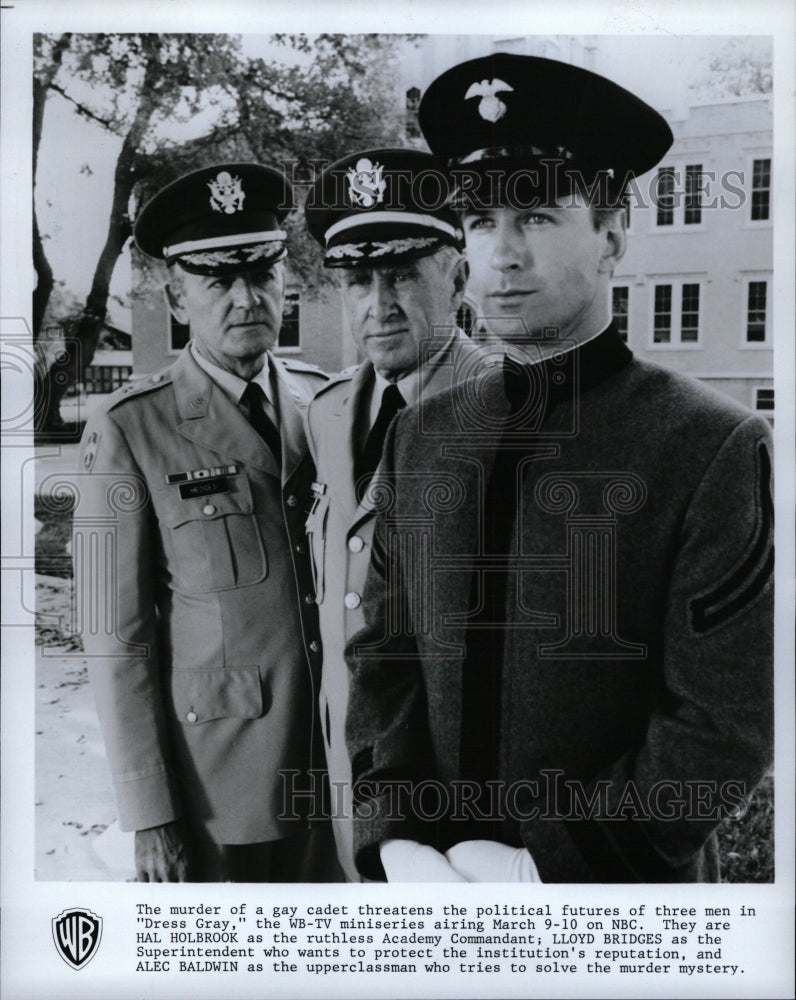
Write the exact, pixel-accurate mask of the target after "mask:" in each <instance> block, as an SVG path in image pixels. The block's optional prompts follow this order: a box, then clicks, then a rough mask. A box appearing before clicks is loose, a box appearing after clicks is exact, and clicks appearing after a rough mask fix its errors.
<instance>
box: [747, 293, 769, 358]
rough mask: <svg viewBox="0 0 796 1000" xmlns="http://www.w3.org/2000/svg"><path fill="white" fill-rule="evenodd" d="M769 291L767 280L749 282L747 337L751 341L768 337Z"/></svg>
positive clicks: (754, 341) (755, 341)
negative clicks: (767, 310)
mask: <svg viewBox="0 0 796 1000" xmlns="http://www.w3.org/2000/svg"><path fill="white" fill-rule="evenodd" d="M767 291H768V284H767V282H765V281H750V282H749V300H748V302H747V307H746V339H747V341H748V342H749V343H762V342H763V341H765V339H766V296H767Z"/></svg>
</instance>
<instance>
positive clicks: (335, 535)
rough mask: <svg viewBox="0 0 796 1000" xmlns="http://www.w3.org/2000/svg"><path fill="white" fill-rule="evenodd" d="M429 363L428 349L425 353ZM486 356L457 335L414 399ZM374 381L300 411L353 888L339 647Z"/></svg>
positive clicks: (353, 589)
mask: <svg viewBox="0 0 796 1000" xmlns="http://www.w3.org/2000/svg"><path fill="white" fill-rule="evenodd" d="M426 347H427V350H428V354H426V355H425V356H427V357H431V356H433V355H434V354H435V349H434V346H433V344H432V343H429V344H428V345H426ZM485 357H486V355H485V354H484V352H483V351H482V350H481V349H480V348H479V347H477V346H476V345H475V344H474V343H473V342H472V341H471V340H470V339H469V338H468V337H466V336H465V334H464V333H462V332H461V331H457V333H456V337H455V339H453V340H452V341H451V343H450V346H449V347H448V348H447V349H446V350H445V351H444V352H442V353H440V354H439V356H434V357H433V368H432V370H431V372H430V373H429V374H428V377H427V379H426V380H425V381H424V382H423V384H422V389H421V396H420V398H421V399H425V398H427V397H428V396H430V395H432V394H434V393H436V392H439V391H441V390H442V389H446V388H448V387H449V386H450V385H451V384H452V382H454V381H458V380H460V379H461V378H467V377H468V376H471V375H472V374H474V371H475V366H476V365H478V364H480V363H483V361H484V359H485ZM373 379H374V372H373V365H372V364H371V363H370V362H369V361H366V362H364V363H363V364H362V365H360V366H359V367H358V368H357V369H356V370H354V371H352V372H350V373H346V374H345V375H343V376H341V377H338V378H336V379H333V380H332V381H331V382H330V383H329V384H328V385H326V386H324V388H323V389H321V391H320V392H319V393H318V395H317V396H316V397H315V399H314V400H313V401H312V402H311V403H310V406H309V409H308V411H307V440H308V443H309V447H310V452H311V453H312V456H313V459H314V461H315V467H316V470H317V471H316V478H317V480H318V483H319V487H320V490H322V492H320V495H318V496H316V500H315V503H314V505H313V508H312V512H311V514H310V516H309V518H308V519H307V533H308V537H309V541H310V546H311V550H312V561H313V571H314V575H315V588H316V594H317V600H318V605H319V612H320V624H321V635H322V639H323V673H322V680H321V694H320V710H321V725H322V727H323V737H324V746H325V748H326V761H327V766H328V769H329V783H330V791H331V811H332V823H333V828H334V832H335V838H336V842H337V850H338V857H339V860H340V863H341V865H342V866H343V869H344V871H345V873H346V877H347V878H348V879H349V880H351V881H359V874H358V873H357V871H356V868H355V867H354V863H353V857H352V825H351V816H352V812H351V766H350V762H349V759H348V752H347V750H346V746H345V728H344V727H345V715H346V708H347V705H348V668H347V666H346V663H345V658H344V656H343V650H344V647H345V643H346V641H347V640H348V639H350V638H351V636H352V635H353V634H354V633H355V632H357V631H358V630H359V629H360V628H362V626H363V625H364V618H363V615H362V594H363V591H364V587H365V579H366V576H367V570H368V563H369V562H370V556H371V541H372V536H373V524H374V512H373V507H372V505H371V504H370V503H369V498H368V496H367V495H366V496H365V497H364V498H363V503H361V504H358V503H357V499H356V490H355V483H354V460H355V455H356V449H357V447H358V441H357V434H358V431H359V426H360V424H359V422H360V419H361V409H362V406H363V405H368V402H369V390H370V387H371V384H372V382H373Z"/></svg>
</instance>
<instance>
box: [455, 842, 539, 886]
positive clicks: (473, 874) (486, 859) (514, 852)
mask: <svg viewBox="0 0 796 1000" xmlns="http://www.w3.org/2000/svg"><path fill="white" fill-rule="evenodd" d="M445 857H446V858H447V859H448V861H449V862H450V865H451V867H452V868H453V870H454V871H456V872H458V873H459V875H462V876H463V877H464V878H465V880H466V881H468V882H541V881H542V880H541V878H540V877H539V872H538V871H537V869H536V865H535V864H534V861H533V858H532V857H531V852H530V851H528V850H526V848H524V847H509V846H508V845H507V844H499V843H497V841H494V840H463V841H462V842H461V843H460V844H455V845H454V846H453V847H451V849H450V850H449V851H447V852H446V854H445Z"/></svg>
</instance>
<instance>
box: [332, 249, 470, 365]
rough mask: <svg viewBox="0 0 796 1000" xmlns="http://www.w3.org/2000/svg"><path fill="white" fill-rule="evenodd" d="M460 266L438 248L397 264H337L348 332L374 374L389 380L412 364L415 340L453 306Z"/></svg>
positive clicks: (448, 319) (423, 336)
mask: <svg viewBox="0 0 796 1000" xmlns="http://www.w3.org/2000/svg"><path fill="white" fill-rule="evenodd" d="M462 269H463V264H462V261H461V258H460V257H458V255H455V254H446V252H445V251H444V250H443V251H440V252H439V253H437V254H433V255H432V256H430V257H421V258H420V259H419V260H415V261H411V262H409V263H407V264H405V265H402V266H399V267H395V266H391V267H386V266H385V267H370V266H362V267H345V268H341V269H340V272H341V274H340V289H341V292H342V296H343V308H344V309H345V313H346V316H347V317H348V323H349V326H350V328H351V333H352V335H353V337H354V341H355V343H356V345H357V347H358V348H359V349H360V350H361V351H363V353H364V354H365V356H366V357H367V358H368V359H369V360H370V361H371V362H372V363H373V367H374V368H375V369H376V371H378V372H379V374H381V375H383V376H384V377H385V378H388V379H391V380H393V381H394V380H396V379H397V378H398V377H399V376H401V375H403V374H405V373H406V372H409V371H411V370H412V369H413V368H415V367H416V366H417V364H418V363H419V361H420V360H421V358H420V345H421V343H422V342H423V341H424V340H428V339H429V338H430V337H431V336H433V333H434V330H433V328H434V327H435V326H443V325H446V324H448V323H450V322H451V314H452V313H453V312H455V310H456V309H457V308H458V304H459V300H460V298H461V285H462V284H463V277H462Z"/></svg>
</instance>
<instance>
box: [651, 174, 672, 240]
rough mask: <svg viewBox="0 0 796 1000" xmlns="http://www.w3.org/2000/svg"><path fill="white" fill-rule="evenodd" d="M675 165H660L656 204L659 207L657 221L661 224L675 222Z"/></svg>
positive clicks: (669, 224) (667, 224)
mask: <svg viewBox="0 0 796 1000" xmlns="http://www.w3.org/2000/svg"><path fill="white" fill-rule="evenodd" d="M674 182H675V174H674V167H660V168H659V170H658V176H657V183H656V187H655V205H656V206H657V209H658V215H657V223H658V225H659V226H671V225H673V224H674V206H675V194H674Z"/></svg>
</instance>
